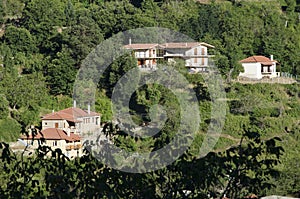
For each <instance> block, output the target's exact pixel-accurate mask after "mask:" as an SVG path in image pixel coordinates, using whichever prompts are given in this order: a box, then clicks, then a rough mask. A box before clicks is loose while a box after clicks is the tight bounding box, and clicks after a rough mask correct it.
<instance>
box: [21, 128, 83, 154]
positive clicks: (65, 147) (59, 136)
mask: <svg viewBox="0 0 300 199" xmlns="http://www.w3.org/2000/svg"><path fill="white" fill-rule="evenodd" d="M21 139H22V140H24V141H25V143H26V144H27V145H29V146H32V147H33V148H38V146H39V145H42V146H43V145H44V146H49V147H50V148H51V149H52V150H55V149H60V150H61V151H62V153H63V154H65V155H66V156H67V157H70V158H74V157H79V156H81V155H82V144H81V138H80V136H79V135H77V134H75V133H71V132H66V131H64V130H61V129H57V128H47V129H44V130H41V131H38V130H37V132H36V133H35V134H33V133H32V131H30V132H29V136H25V135H22V136H21ZM47 155H50V153H49V154H47Z"/></svg>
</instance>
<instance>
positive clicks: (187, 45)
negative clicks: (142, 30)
mask: <svg viewBox="0 0 300 199" xmlns="http://www.w3.org/2000/svg"><path fill="white" fill-rule="evenodd" d="M200 45H202V46H206V47H209V48H214V46H213V45H210V44H207V43H204V42H177V43H176V42H172V43H164V44H157V43H154V44H150V43H145V44H143V43H137V44H128V45H125V46H124V48H126V49H135V50H138V49H141V50H143V49H153V48H155V47H160V48H193V47H196V46H200Z"/></svg>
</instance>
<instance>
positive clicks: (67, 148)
mask: <svg viewBox="0 0 300 199" xmlns="http://www.w3.org/2000/svg"><path fill="white" fill-rule="evenodd" d="M81 148H82V144H70V145H67V146H66V150H68V151H69V150H73V149H75V150H78V149H81Z"/></svg>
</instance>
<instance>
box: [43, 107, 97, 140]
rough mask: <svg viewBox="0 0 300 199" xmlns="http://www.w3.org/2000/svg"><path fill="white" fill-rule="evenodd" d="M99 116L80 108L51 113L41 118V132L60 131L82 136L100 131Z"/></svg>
mask: <svg viewBox="0 0 300 199" xmlns="http://www.w3.org/2000/svg"><path fill="white" fill-rule="evenodd" d="M100 122H101V116H100V114H98V113H96V112H93V111H90V108H88V110H82V109H80V108H76V107H71V108H67V109H64V110H61V111H58V112H52V113H50V114H47V115H45V116H43V117H42V130H45V129H48V128H56V129H61V130H63V131H65V132H67V133H69V132H70V133H75V134H81V135H84V134H86V133H91V132H95V131H97V130H99V129H100Z"/></svg>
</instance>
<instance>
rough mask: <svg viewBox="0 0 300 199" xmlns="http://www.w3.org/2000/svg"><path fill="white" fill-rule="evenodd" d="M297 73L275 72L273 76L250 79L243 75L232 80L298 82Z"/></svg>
mask: <svg viewBox="0 0 300 199" xmlns="http://www.w3.org/2000/svg"><path fill="white" fill-rule="evenodd" d="M298 78H299V77H298V76H297V75H292V74H290V73H287V72H281V73H277V77H274V78H263V79H251V78H245V77H238V78H237V79H236V80H233V81H234V82H239V83H244V84H255V83H278V84H293V83H296V82H299V81H300V80H299V79H298Z"/></svg>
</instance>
